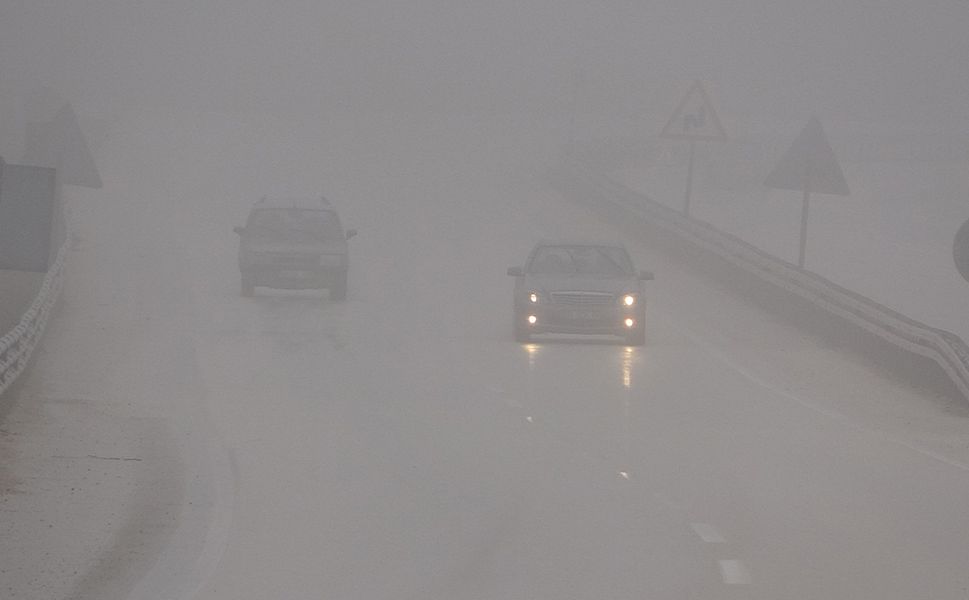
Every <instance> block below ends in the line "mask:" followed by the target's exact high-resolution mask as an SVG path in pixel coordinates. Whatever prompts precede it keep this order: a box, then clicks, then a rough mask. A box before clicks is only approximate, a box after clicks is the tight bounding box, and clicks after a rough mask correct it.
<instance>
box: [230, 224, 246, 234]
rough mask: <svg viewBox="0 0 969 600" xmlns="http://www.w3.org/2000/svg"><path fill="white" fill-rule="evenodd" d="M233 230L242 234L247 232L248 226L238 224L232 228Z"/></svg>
mask: <svg viewBox="0 0 969 600" xmlns="http://www.w3.org/2000/svg"><path fill="white" fill-rule="evenodd" d="M232 231H234V232H236V233H238V234H239V235H242V234H243V233H245V232H246V228H245V227H240V226H238V225H236V226H235V227H233V228H232Z"/></svg>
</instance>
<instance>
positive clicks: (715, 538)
mask: <svg viewBox="0 0 969 600" xmlns="http://www.w3.org/2000/svg"><path fill="white" fill-rule="evenodd" d="M690 527H692V528H693V531H694V532H695V533H696V534H697V535H698V536H700V539H701V540H703V541H704V542H706V543H708V544H723V543H724V542H726V541H727V540H725V539H724V538H723V536H722V535H720V532H719V531H717V528H716V527H714V526H713V525H708V524H706V523H691V524H690Z"/></svg>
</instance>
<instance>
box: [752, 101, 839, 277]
mask: <svg viewBox="0 0 969 600" xmlns="http://www.w3.org/2000/svg"><path fill="white" fill-rule="evenodd" d="M764 184H765V185H766V186H767V187H769V188H774V189H780V190H796V191H801V192H804V196H803V197H802V200H801V243H800V247H799V252H798V258H797V266H799V267H801V268H802V269H803V268H804V254H805V250H806V248H807V226H808V211H809V207H810V202H811V192H818V193H820V194H835V195H838V196H847V195H849V194H850V193H851V191H850V190H849V189H848V183H847V182H846V181H845V176H844V172H842V170H841V165H840V164H838V158H837V157H836V156H835V155H834V150H832V149H831V144H829V143H828V138H827V137H826V136H825V135H824V129H823V128H822V127H821V121H819V120H818V118H817V117H811V120H810V121H808V124H807V125H806V126H805V127H804V129H803V130H801V133H800V134H798V136H797V138H796V139H795V140H794V143H793V144H791V147H790V149H788V151H787V152H786V153H785V154H784V156H782V157H781V159H780V161H779V162H778V163H777V165H776V166H775V167H774V170H773V171H771V172H770V175H768V176H767V181H765V182H764Z"/></svg>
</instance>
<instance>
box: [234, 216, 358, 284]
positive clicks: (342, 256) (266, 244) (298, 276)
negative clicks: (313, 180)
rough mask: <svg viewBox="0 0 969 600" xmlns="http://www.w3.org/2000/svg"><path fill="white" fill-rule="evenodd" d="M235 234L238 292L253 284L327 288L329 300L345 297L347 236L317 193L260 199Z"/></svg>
mask: <svg viewBox="0 0 969 600" xmlns="http://www.w3.org/2000/svg"><path fill="white" fill-rule="evenodd" d="M234 231H235V232H236V233H238V234H239V270H240V271H241V272H242V295H243V296H251V295H252V294H253V292H254V291H255V288H256V286H265V287H271V288H280V289H290V290H307V289H324V288H326V289H328V290H329V293H330V298H331V299H333V300H345V299H346V297H347V268H348V262H347V240H348V239H350V238H352V237H353V236H354V235H356V233H357V232H356V230H353V229H350V230H348V231H347V232H346V233H344V231H343V226H342V225H341V224H340V217H339V216H338V215H337V213H336V211H335V210H333V208H332V207H331V206H330V204H329V202H327V201H326V200H325V199H323V198H316V199H305V198H296V199H290V198H286V199H266V198H263V199H262V200H260V201H259V202H256V204H254V205H253V207H252V209H251V210H250V211H249V217H248V218H247V219H246V225H245V227H236V228H235V230H234Z"/></svg>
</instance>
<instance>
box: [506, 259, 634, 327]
mask: <svg viewBox="0 0 969 600" xmlns="http://www.w3.org/2000/svg"><path fill="white" fill-rule="evenodd" d="M508 274H509V275H512V276H514V277H515V299H514V305H515V339H516V340H518V341H519V342H527V341H529V340H530V339H531V337H532V335H535V334H539V333H569V334H605V335H618V336H622V338H623V339H624V340H625V342H626V343H627V344H629V345H632V346H642V345H643V344H644V343H645V342H646V298H644V297H643V284H642V282H643V281H646V280H650V279H652V278H653V274H652V273H650V272H649V271H641V272H640V271H636V270H635V269H634V268H633V263H632V260H631V259H630V258H629V253H628V252H626V248H625V247H623V246H621V245H613V244H595V243H572V242H542V243H540V244H538V245H537V246H535V248H534V249H533V250H532V251H531V253H530V254H529V255H528V259H527V260H526V261H525V267H524V268H522V267H511V268H510V269H508Z"/></svg>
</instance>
